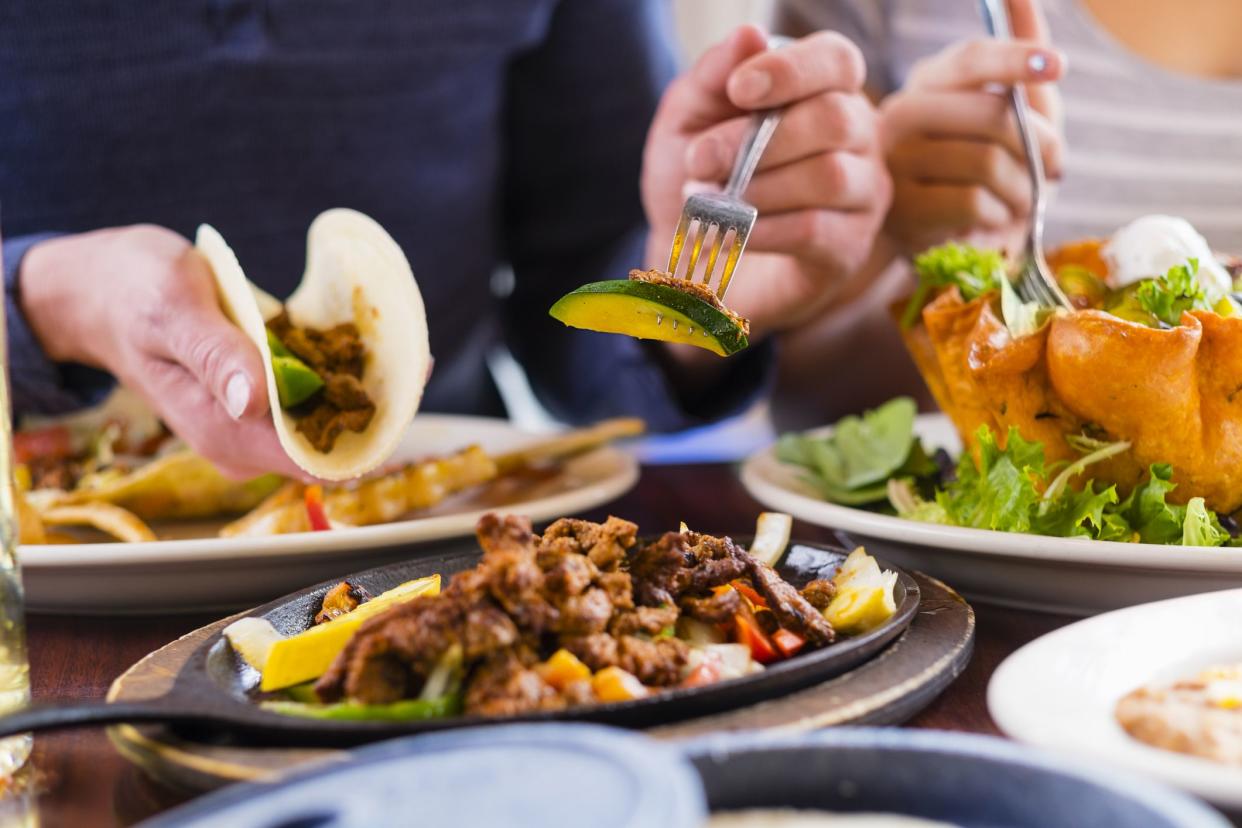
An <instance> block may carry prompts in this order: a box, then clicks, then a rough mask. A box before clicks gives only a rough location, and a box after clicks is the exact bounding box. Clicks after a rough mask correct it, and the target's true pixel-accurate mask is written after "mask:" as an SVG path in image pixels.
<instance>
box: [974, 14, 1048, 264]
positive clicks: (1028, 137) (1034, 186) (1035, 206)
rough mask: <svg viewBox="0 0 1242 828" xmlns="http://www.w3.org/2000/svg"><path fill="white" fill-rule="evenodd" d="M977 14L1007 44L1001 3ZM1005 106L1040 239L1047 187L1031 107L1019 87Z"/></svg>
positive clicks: (1006, 22) (1033, 225) (1007, 24)
mask: <svg viewBox="0 0 1242 828" xmlns="http://www.w3.org/2000/svg"><path fill="white" fill-rule="evenodd" d="M979 11H980V13H981V14H982V15H983V22H984V25H985V26H986V27H987V30H988V34H990V35H991V36H992V37H994V38H997V39H998V40H1009V39H1011V38H1012V37H1013V27H1012V26H1011V25H1010V22H1009V9H1008V8H1007V7H1006V6H1005V0H979ZM1009 103H1010V106H1012V107H1013V114H1014V118H1016V119H1017V121H1018V135H1019V137H1020V138H1021V139H1022V150H1023V152H1025V153H1026V169H1027V172H1028V174H1029V175H1030V178H1031V202H1032V203H1031V237H1032V238H1034V239H1042V238H1043V237H1044V207H1045V204H1046V200H1047V190H1048V184H1047V178H1046V176H1045V174H1044V156H1043V154H1042V153H1041V152H1040V148H1039V139H1038V138H1037V137H1036V136H1035V125H1034V123H1032V119H1031V105H1030V102H1029V101H1027V99H1026V89H1025V87H1023V86H1022V85H1021V84H1016V85H1014V86H1013V87H1011V88H1010V90H1009ZM1041 252H1042V251H1041Z"/></svg>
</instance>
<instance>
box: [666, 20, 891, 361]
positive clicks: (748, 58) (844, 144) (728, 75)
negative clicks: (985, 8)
mask: <svg viewBox="0 0 1242 828" xmlns="http://www.w3.org/2000/svg"><path fill="white" fill-rule="evenodd" d="M864 74H865V66H864V63H863V58H862V55H861V54H860V53H859V51H858V49H857V48H856V47H855V46H854V45H853V44H852V43H851V42H850V41H848V40H847V39H845V38H844V37H842V36H841V35H838V34H835V33H832V32H820V33H818V34H814V35H810V36H808V37H806V38H803V39H802V40H799V41H797V42H795V43H792V44H790V45H788V46H785V47H783V48H781V49H779V50H769V49H768V46H767V40H766V38H765V37H764V35H763V33H762V32H760V31H759V30H758V29H756V28H754V27H753V26H744V27H742V28H739V29H737V30H736V31H734V32H733V34H732V35H730V36H729V37H728V38H727V39H726V40H725V41H723V42H722V43H720V44H718V45H716V46H714V47H713V48H712V49H710V50H708V52H707V53H706V54H704V55H703V57H702V58H701V59H700V60H699V61H698V63H696V64H695V65H694V66H693V67H692V68H691V69H690V70H689V71H688V72H687V73H686V74H684V75H683V76H681V77H680V78H678V79H677V80H676V81H675V82H674V83H673V84H672V85H671V86H670V87H669V89H668V91H667V92H666V93H665V95H664V98H663V100H662V101H661V102H660V106H659V110H658V111H657V113H656V116H655V120H654V121H653V122H652V125H651V130H650V132H649V133H648V136H647V147H646V152H645V155H644V159H643V175H642V190H643V205H644V208H645V210H646V213H647V220H648V222H649V224H650V226H651V236H650V239H649V241H648V246H647V259H648V261H650V262H652V263H656V264H657V265H658V266H661V267H662V266H664V265H665V263H666V262H667V261H668V250H669V247H670V245H671V243H672V236H673V231H674V229H675V228H676V225H677V220H678V218H679V217H680V216H681V208H682V205H683V203H684V202H685V197H686V195H687V192H688V188H693V187H700V188H701V187H703V186H705V185H709V186H712V187H714V188H719V187H720V186H723V184H724V182H725V181H726V180H727V179H728V177H729V172H730V170H731V168H732V166H733V160H734V158H735V157H736V155H737V150H738V147H739V145H740V144H741V141H742V136H743V134H744V133H745V131H746V128H747V126H748V124H749V121H750V117H751V113H752V112H753V111H755V110H762V109H769V108H772V107H786V110H785V114H784V117H783V119H782V120H781V123H780V125H779V126H778V127H777V129H776V132H775V134H774V135H773V137H772V141H771V143H770V144H769V145H768V148H767V151H766V152H765V153H764V156H763V158H762V160H761V161H760V162H759V167H758V171H757V172H756V174H755V177H754V179H753V180H752V181H751V184H750V187H749V188H748V189H747V191H746V194H745V198H746V199H747V200H748V201H749V202H750V203H752V204H754V205H755V207H757V208H758V210H759V220H758V222H757V223H756V225H755V228H754V230H753V231H752V233H751V236H750V239H749V241H748V243H747V248H746V251H747V252H746V254H745V256H744V257H743V259H742V262H741V264H740V266H739V267H738V270H737V272H736V273H735V274H734V279H733V282H732V283H731V286H730V288H729V293H728V297H727V300H728V303H729V305H730V307H732V308H733V309H735V310H736V311H737V312H738V313H740V314H742V315H743V316H746V317H748V318H749V319H750V321H751V332H752V339H757V338H759V337H762V336H763V335H764V334H767V333H770V332H772V331H775V330H781V329H785V328H790V327H794V326H796V325H798V324H800V323H801V322H803V321H805V320H806V319H809V318H811V317H813V316H815V315H816V314H818V313H820V312H821V311H822V309H823V308H824V307H825V306H827V305H828V304H829V303H830V302H832V301H833V299H834V298H836V297H838V296H839V295H841V293H842V292H843V291H845V290H846V289H847V288H848V286H849V279H850V277H851V276H852V275H854V274H855V273H856V271H858V270H859V268H860V265H861V264H862V262H863V261H864V260H865V259H866V258H867V255H868V254H869V252H870V250H871V245H872V241H873V240H874V238H875V235H876V233H877V232H878V230H879V226H880V223H881V221H882V220H883V216H884V212H885V210H886V209H887V207H888V201H889V193H890V185H889V180H888V175H887V173H886V172H885V169H884V164H883V161H882V158H881V153H880V144H879V139H878V137H877V130H876V123H877V117H876V114H875V111H874V109H873V108H872V106H871V103H870V102H869V101H868V100H867V98H866V97H865V96H864V95H863V94H862V84H863V78H864ZM717 266H718V267H719V266H720V265H719V264H718V265H717Z"/></svg>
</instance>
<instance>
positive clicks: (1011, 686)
mask: <svg viewBox="0 0 1242 828" xmlns="http://www.w3.org/2000/svg"><path fill="white" fill-rule="evenodd" d="M1200 602H1202V603H1203V604H1205V605H1213V604H1216V603H1220V604H1221V605H1225V604H1229V603H1233V604H1234V605H1235V606H1236V607H1242V588H1235V589H1228V590H1221V591H1217V592H1205V593H1200V594H1197V595H1184V596H1181V597H1177V598H1167V599H1164V600H1161V601H1151V602H1148V603H1145V604H1137V605H1135V606H1130V607H1124V608H1122V609H1116V610H1112V611H1110V612H1106V613H1101V614H1099V615H1094V616H1091V617H1090V618H1084V619H1082V620H1079V621H1075V622H1074V623H1071V624H1068V625H1066V626H1064V627H1061V628H1059V629H1056V630H1053V631H1052V632H1050V633H1047V634H1046V635H1043V636H1040V637H1039V638H1036V639H1035V640H1034V641H1030V642H1028V643H1027V644H1025V645H1023V646H1022V647H1020V648H1019V649H1017V650H1016V651H1014V652H1013V653H1011V654H1010V655H1009V656H1008V657H1007V658H1005V660H1004V661H1002V662H1001V664H1000V665H999V666H998V667H997V668H996V670H995V671H994V672H993V673H992V676H991V678H989V679H988V686H987V693H986V700H987V708H988V713H989V714H990V715H991V716H992V718H993V720H994V721H995V722H996V725H997V727H998V728H1000V730H1001V731H1002V732H1003V733H1005V734H1006V735H1007V736H1009V737H1010V738H1012V739H1014V740H1016V741H1018V742H1022V743H1024V744H1028V745H1033V746H1035V747H1038V748H1041V749H1044V750H1049V751H1053V752H1056V753H1058V754H1061V755H1064V754H1067V753H1069V752H1070V751H1072V752H1074V753H1075V754H1077V755H1083V754H1086V755H1090V756H1093V757H1095V758H1097V759H1099V760H1102V761H1107V762H1109V763H1114V764H1116V765H1118V766H1121V767H1123V768H1125V769H1126V770H1127V771H1128V772H1131V773H1138V774H1142V775H1146V776H1149V777H1154V778H1156V779H1159V780H1160V781H1161V782H1163V783H1165V784H1168V785H1172V786H1174V787H1177V788H1181V789H1182V790H1186V791H1190V792H1191V793H1194V794H1196V795H1198V796H1201V797H1203V798H1204V799H1207V800H1209V801H1211V802H1213V803H1216V804H1219V805H1225V806H1227V807H1231V808H1235V809H1237V808H1242V768H1234V767H1230V766H1228V765H1223V764H1220V763H1216V762H1213V761H1211V760H1209V759H1205V758H1202V757H1197V756H1190V755H1186V754H1181V753H1177V752H1175V751H1169V750H1164V749H1161V748H1157V747H1154V746H1151V745H1147V744H1144V743H1142V742H1140V741H1138V740H1136V739H1133V738H1131V737H1130V736H1128V735H1127V734H1126V733H1125V732H1124V731H1123V730H1122V729H1121V727H1120V725H1118V724H1117V723H1116V719H1115V716H1114V706H1115V704H1116V702H1117V699H1112V700H1111V701H1110V703H1109V706H1108V707H1107V709H1106V710H1102V711H1101V710H1100V709H1099V708H1098V707H1097V705H1095V704H1093V703H1091V702H1094V699H1093V698H1092V696H1091V695H1089V694H1082V695H1079V696H1076V697H1075V698H1076V699H1077V700H1078V703H1077V704H1076V706H1075V707H1076V709H1079V710H1086V711H1088V712H1091V713H1094V714H1095V715H1094V716H1092V718H1095V716H1098V715H1099V714H1100V713H1103V714H1104V715H1105V716H1106V717H1107V720H1108V721H1109V722H1110V723H1111V724H1112V725H1113V727H1110V728H1109V730H1110V731H1111V736H1110V738H1109V739H1108V740H1107V741H1105V742H1104V743H1102V744H1101V743H1100V742H1099V741H1096V740H1092V739H1082V740H1081V741H1080V742H1078V743H1066V742H1064V741H1062V740H1060V739H1058V738H1056V737H1055V734H1053V733H1051V732H1050V731H1049V730H1048V729H1046V728H1044V727H1041V726H1040V725H1039V723H1038V722H1039V719H1038V717H1036V716H1035V715H1033V714H1032V713H1031V708H1030V705H1025V704H1019V703H1018V701H1017V695H1018V692H1017V690H1018V688H1021V687H1024V686H1027V687H1029V686H1031V684H1032V682H1037V680H1038V677H1039V676H1042V675H1045V674H1046V670H1045V669H1044V668H1043V667H1041V665H1046V664H1047V661H1048V660H1049V655H1050V654H1055V653H1058V652H1074V653H1075V654H1076V655H1077V656H1078V660H1080V661H1081V660H1082V659H1085V658H1088V657H1089V653H1090V652H1095V648H1094V647H1093V648H1090V650H1089V651H1087V650H1084V649H1083V648H1082V646H1081V645H1082V643H1083V639H1084V638H1087V635H1086V633H1084V631H1087V633H1089V632H1090V631H1092V630H1095V629H1096V628H1103V629H1105V630H1107V629H1108V628H1109V627H1111V626H1114V625H1117V624H1118V623H1119V622H1120V621H1121V620H1122V619H1134V618H1139V619H1142V618H1144V617H1148V616H1151V617H1154V616H1153V614H1152V608H1154V607H1161V608H1168V607H1173V608H1177V607H1180V606H1185V605H1187V604H1196V603H1200ZM1182 655H1183V656H1184V655H1185V654H1182ZM1160 667H1161V664H1160V663H1159V662H1153V664H1152V666H1151V668H1150V670H1149V671H1148V672H1149V676H1150V678H1149V679H1148V681H1150V680H1155V677H1156V674H1157V673H1159V672H1160ZM1081 675H1082V674H1081V673H1078V674H1075V676H1076V677H1079V683H1072V682H1071V683H1068V684H1067V683H1066V682H1065V681H1064V678H1065V676H1064V673H1063V671H1058V676H1059V677H1060V680H1059V681H1058V682H1043V683H1042V685H1041V686H1043V687H1044V688H1045V690H1049V691H1051V692H1056V693H1060V694H1071V693H1074V692H1075V691H1076V690H1078V691H1081V690H1082V688H1083V687H1084V686H1088V687H1089V685H1084V684H1082V683H1081V682H1082V679H1081ZM1130 689H1131V690H1133V689H1137V688H1130ZM1127 692H1128V691H1127ZM1084 696H1085V698H1086V701H1083V698H1084ZM1088 705H1089V706H1088ZM1114 736H1115V737H1118V738H1113V737H1114Z"/></svg>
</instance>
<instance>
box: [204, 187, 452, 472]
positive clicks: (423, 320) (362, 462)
mask: <svg viewBox="0 0 1242 828" xmlns="http://www.w3.org/2000/svg"><path fill="white" fill-rule="evenodd" d="M196 243H197V247H198V250H199V252H200V253H202V255H203V256H204V257H206V259H207V261H208V263H209V264H210V265H211V268H212V270H213V271H214V273H215V276H216V282H217V285H218V286H219V290H220V296H221V301H222V303H223V305H224V308H225V311H226V312H227V313H228V315H229V317H230V318H231V319H232V320H233V321H234V322H235V323H236V324H237V325H238V327H240V328H241V329H242V330H243V331H244V332H245V333H246V335H247V336H248V337H249V338H250V340H251V341H252V342H254V344H255V347H257V348H258V349H259V352H260V353H261V354H262V356H263V365H264V370H265V373H266V375H267V391H268V400H269V403H270V405H271V410H272V412H273V413H274V415H275V416H274V420H275V423H276V434H277V435H278V436H279V438H280V443H281V446H283V447H284V449H285V451H286V452H287V453H288V455H289V457H290V458H292V459H293V461H294V462H295V463H297V464H298V466H300V467H301V468H303V469H304V470H306V471H307V472H309V473H310V474H313V475H314V476H316V477H319V478H322V479H325V480H346V479H349V478H353V477H357V476H359V475H362V474H365V473H366V472H368V471H370V470H372V469H374V468H375V467H377V466H379V465H380V464H381V463H383V462H384V461H385V460H387V459H388V457H389V456H390V455H391V454H392V453H393V451H394V450H395V449H396V447H397V443H398V442H399V441H400V439H401V436H402V435H403V434H404V432H405V429H406V427H407V426H408V425H409V424H410V421H411V420H412V419H413V418H414V414H415V413H416V412H417V411H418V405H419V402H420V401H421V400H422V395H423V386H424V385H425V384H426V380H427V373H428V368H429V366H430V360H431V346H430V343H429V341H428V337H427V314H426V311H425V310H424V308H423V299H422V295H421V294H420V293H419V291H418V284H417V283H416V282H415V281H414V274H413V273H412V272H411V271H410V265H409V262H407V261H406V258H405V255H404V254H403V253H402V252H401V248H400V247H398V246H397V243H396V242H395V241H393V239H392V237H391V236H389V235H388V233H386V232H385V231H384V229H383V228H382V227H380V226H379V225H378V224H376V223H375V221H373V220H372V219H370V218H368V217H367V216H364V215H363V214H361V213H358V212H356V211H354V210H345V209H335V210H328V211H327V212H325V213H322V214H320V215H319V217H318V218H316V219H315V221H314V222H313V223H312V224H311V226H310V231H309V232H308V233H307V238H306V272H305V274H304V275H303V277H302V284H301V285H299V287H298V289H297V290H295V291H294V292H293V295H292V296H290V297H289V299H288V301H287V302H285V310H286V311H287V312H288V314H289V318H290V319H291V320H292V321H293V323H294V324H295V325H299V326H305V327H312V328H320V329H324V328H330V327H332V326H334V325H339V324H342V323H344V322H353V323H354V324H355V325H357V326H358V330H359V332H360V333H361V335H362V339H363V341H364V342H365V343H366V345H367V350H368V352H369V357H368V361H367V366H366V370H365V371H364V372H363V377H362V385H363V387H364V388H366V390H367V394H368V395H369V396H370V397H371V400H372V401H373V402H374V403H375V417H374V418H373V419H372V420H371V424H370V425H369V426H368V427H367V429H366V431H363V432H361V433H356V432H351V431H346V432H344V433H342V434H341V435H340V437H338V438H337V441H336V445H335V446H333V448H332V450H331V451H330V452H327V453H326V454H325V453H322V452H319V451H317V450H316V449H315V448H314V447H313V446H312V445H311V444H310V441H308V440H307V439H306V438H305V437H304V436H303V435H301V434H299V433H298V432H297V425H296V421H295V420H294V418H293V417H291V416H290V415H289V414H288V413H287V412H285V411H284V410H283V409H282V408H281V407H280V398H279V396H278V394H277V391H276V377H275V375H274V374H273V372H272V365H271V362H272V360H271V356H272V355H271V351H270V350H269V349H268V345H267V332H266V329H265V320H266V319H269V318H271V317H272V316H274V315H275V313H277V312H279V307H278V306H273V305H272V303H271V302H270V301H267V300H270V297H268V296H267V295H266V294H263V293H262V292H261V291H257V289H256V288H254V286H253V285H251V284H250V282H249V281H248V280H247V279H246V275H245V273H244V272H243V271H242V268H241V265H240V264H238V262H237V257H236V256H235V255H234V253H233V251H232V250H231V249H230V248H229V246H228V244H226V243H225V241H224V239H223V238H222V237H221V236H220V234H219V233H218V232H216V230H215V229H214V228H212V227H211V226H210V225H206V224H204V225H201V226H200V227H199V228H198V236H197V239H196ZM256 291H257V292H256Z"/></svg>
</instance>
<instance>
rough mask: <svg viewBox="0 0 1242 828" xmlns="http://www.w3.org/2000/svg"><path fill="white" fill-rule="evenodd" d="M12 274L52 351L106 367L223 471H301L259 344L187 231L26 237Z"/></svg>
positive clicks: (137, 229)
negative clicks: (220, 293)
mask: <svg viewBox="0 0 1242 828" xmlns="http://www.w3.org/2000/svg"><path fill="white" fill-rule="evenodd" d="M19 279H20V287H21V291H20V293H21V301H22V310H23V312H24V313H25V315H26V318H27V319H28V320H29V322H30V325H31V328H32V329H33V330H34V333H35V336H36V337H38V339H39V342H40V344H41V345H42V346H43V349H44V352H45V353H47V355H48V356H49V357H50V358H51V359H53V360H56V361H58V362H79V363H83V364H86V365H92V366H95V367H98V368H103V369H105V370H107V371H110V372H111V373H112V374H113V375H114V376H116V377H117V379H119V380H120V381H121V382H122V383H123V384H125V385H126V386H128V387H130V388H132V389H133V390H135V391H137V392H138V393H139V394H140V395H141V396H142V397H143V398H144V399H146V401H147V402H148V403H149V404H150V405H151V406H152V408H153V409H154V410H155V411H156V412H157V413H158V414H159V415H160V417H161V418H163V420H164V422H166V423H167V424H168V426H169V427H170V428H171V429H172V430H173V432H174V433H176V434H177V435H178V436H179V437H181V438H182V439H184V440H185V441H186V442H187V443H188V444H189V445H190V447H191V448H193V449H194V450H195V451H197V452H198V453H199V454H201V455H203V456H204V457H206V458H207V459H209V460H211V461H212V462H213V463H215V464H216V466H217V467H218V468H219V469H220V470H221V471H223V472H224V473H225V474H228V475H230V476H233V477H238V478H245V477H252V476H254V475H256V474H261V473H265V472H278V473H280V474H284V475H287V476H292V477H298V478H304V477H305V474H304V473H303V472H302V471H301V470H300V469H298V467H297V466H296V465H295V464H294V463H293V461H292V460H290V459H289V457H288V455H286V454H285V452H284V450H283V449H282V448H281V447H280V442H279V440H278V439H277V437H276V429H275V427H274V426H273V424H272V419H271V417H269V416H267V412H268V399H267V386H266V379H265V374H264V370H263V364H262V361H261V357H260V355H259V350H258V349H257V348H256V347H255V346H254V344H253V343H252V342H251V341H250V340H249V339H247V338H246V336H245V334H243V333H242V332H241V330H240V329H239V328H237V327H236V326H235V325H233V324H232V323H231V322H229V320H228V319H226V318H225V316H224V313H223V312H222V311H221V310H220V305H219V303H218V301H217V299H216V289H215V280H214V279H213V278H212V274H211V270H210V268H209V267H208V265H207V262H206V261H205V260H204V259H203V258H202V257H201V256H199V254H198V253H197V252H196V251H195V250H194V248H193V247H192V246H191V245H190V243H189V242H188V241H186V240H185V239H184V238H182V237H181V236H179V235H178V234H176V233H174V232H172V231H171V230H167V229H165V228H163V227H154V226H147V225H136V226H133V227H121V228H115V229H109V230H100V231H97V232H93V233H83V234H81V235H76V236H65V237H63V238H59V239H53V240H50V241H46V242H42V243H40V244H38V245H36V246H34V247H32V248H31V249H30V251H29V252H28V253H27V254H26V257H25V259H23V261H22V269H21V273H20V274H19Z"/></svg>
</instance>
